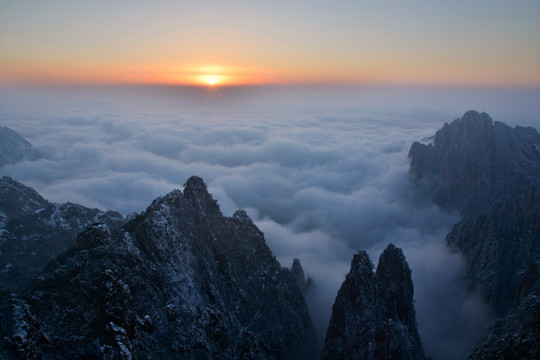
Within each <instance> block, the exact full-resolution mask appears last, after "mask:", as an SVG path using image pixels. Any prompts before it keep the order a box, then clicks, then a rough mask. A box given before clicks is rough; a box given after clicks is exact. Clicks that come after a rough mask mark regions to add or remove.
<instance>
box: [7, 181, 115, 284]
mask: <svg viewBox="0 0 540 360" xmlns="http://www.w3.org/2000/svg"><path fill="white" fill-rule="evenodd" d="M95 222H103V223H105V224H107V225H108V226H111V227H117V226H120V225H122V224H123V223H124V220H123V217H122V216H121V215H120V214H119V213H117V212H113V211H107V212H102V211H100V210H98V209H90V208H87V207H84V206H81V205H76V204H72V203H66V204H52V203H49V202H48V201H47V200H45V199H43V197H41V195H39V194H38V193H37V192H36V191H35V190H33V189H31V188H29V187H27V186H24V185H23V184H21V183H19V182H17V181H15V180H13V179H11V178H9V177H3V178H1V179H0V290H6V289H8V290H14V289H15V288H17V287H18V286H21V285H23V284H25V283H26V282H27V281H28V280H29V279H30V278H31V277H32V275H33V274H35V273H37V272H38V271H40V270H42V269H43V267H44V266H45V265H46V264H47V263H48V262H49V261H51V260H52V259H54V258H55V257H56V256H58V255H59V254H60V253H62V252H64V251H66V250H67V249H69V248H70V247H72V246H73V245H74V244H75V238H76V237H77V233H79V232H81V231H83V230H84V229H85V228H87V227H88V226H90V225H91V224H93V223H95Z"/></svg>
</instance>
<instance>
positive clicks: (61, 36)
mask: <svg viewBox="0 0 540 360" xmlns="http://www.w3.org/2000/svg"><path fill="white" fill-rule="evenodd" d="M539 18H540V2H538V1H536V0H516V1H503V0H475V1H470V0H469V1H465V0H457V1H433V0H410V1H397V0H388V1H362V0H354V1H346V0H343V1H323V0H309V1H307V0H297V1H282V0H277V1H247V0H245V1H238V0H233V1H172V0H170V1H168V0H159V1H114V2H112V1H103V0H96V1H71V0H49V1H37V0H36V1H32V0H17V1H15V0H0V84H22V83H25V84H27V83H47V84H49V83H54V84H57V83H167V84H199V85H201V84H210V83H215V84H221V85H241V84H276V83H279V84H284V83H286V84H290V83H293V84H299V83H302V84H321V83H322V84H329V83H331V84H366V83H370V84H373V83H375V84H410V85H461V86H463V85H467V86H513V87H516V86H525V87H539V86H540V67H538V64H539V63H540V42H539V41H538V39H539V38H540V21H538V19H539Z"/></svg>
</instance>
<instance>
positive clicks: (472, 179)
mask: <svg viewBox="0 0 540 360" xmlns="http://www.w3.org/2000/svg"><path fill="white" fill-rule="evenodd" d="M409 157H410V159H411V167H410V174H411V177H412V179H413V181H414V182H415V183H416V185H417V186H418V188H419V189H421V192H423V194H424V195H427V197H428V198H430V199H432V200H433V201H434V202H435V203H436V204H437V205H439V206H440V207H441V208H443V209H446V210H457V211H459V212H460V213H461V215H462V216H463V218H462V220H461V221H460V222H459V223H457V224H456V225H455V226H454V227H453V229H452V231H451V232H450V234H448V236H447V238H446V241H447V243H448V245H449V246H451V247H453V248H455V249H457V250H458V251H460V252H461V253H462V254H463V257H464V259H465V260H466V262H467V264H468V268H467V278H468V281H469V285H470V287H471V288H472V289H475V290H479V291H480V292H481V294H482V295H483V297H484V299H485V300H486V301H487V302H489V303H490V304H491V305H492V306H493V308H494V310H495V312H496V314H497V315H498V316H499V317H500V318H499V319H498V320H497V321H496V322H495V323H494V324H493V325H492V327H491V328H490V330H489V331H488V334H487V335H486V337H485V338H484V339H483V340H481V341H480V342H479V343H478V345H477V346H476V347H475V349H474V351H473V355H472V358H473V359H495V358H496V359H498V358H501V359H502V358H505V359H522V358H531V359H532V358H538V353H539V351H538V331H539V330H538V325H537V324H538V323H540V320H539V317H538V316H539V314H540V310H539V306H540V305H539V304H540V297H539V295H540V294H539V291H538V281H537V279H538V276H537V274H536V275H535V273H534V271H533V270H530V269H531V267H532V268H534V267H535V266H537V265H534V264H538V262H539V261H540V196H539V193H538V190H539V185H540V135H539V134H538V132H537V131H536V130H535V129H533V128H524V127H519V126H518V127H515V128H510V127H508V126H506V125H505V124H503V123H500V122H493V121H492V120H491V118H490V117H489V115H487V114H485V113H482V114H479V113H477V112H475V111H469V112H467V113H465V114H464V115H463V117H462V118H461V119H457V120H455V121H454V122H452V123H451V124H445V125H444V126H443V128H442V129H440V130H439V131H437V133H436V135H435V137H434V141H433V143H432V144H428V145H424V144H420V143H414V144H413V145H412V147H411V149H410V151H409ZM531 264H533V265H531ZM527 269H529V270H527ZM532 284H536V285H534V286H533V285H532Z"/></svg>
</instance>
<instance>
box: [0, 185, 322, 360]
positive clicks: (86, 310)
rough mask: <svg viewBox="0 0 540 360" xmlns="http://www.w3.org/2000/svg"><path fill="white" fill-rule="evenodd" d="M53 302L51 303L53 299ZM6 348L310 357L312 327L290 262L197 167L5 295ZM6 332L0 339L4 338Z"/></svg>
mask: <svg viewBox="0 0 540 360" xmlns="http://www.w3.org/2000/svg"><path fill="white" fill-rule="evenodd" d="M53 304H54V306H53ZM1 313H2V316H3V319H2V321H0V324H2V334H1V336H0V342H2V345H1V346H0V349H4V350H3V351H4V353H5V355H6V356H15V355H17V356H20V357H24V358H33V357H38V354H40V356H45V357H46V356H49V357H50V358H96V359H97V358H103V359H171V358H181V359H308V358H312V357H313V356H314V355H315V354H314V353H313V349H312V346H313V345H314V343H315V341H314V331H313V327H312V324H311V320H310V317H309V314H308V311H307V307H306V304H305V301H304V298H303V296H302V293H301V291H300V289H299V288H298V286H297V285H296V283H295V279H294V278H293V276H292V274H291V272H290V271H289V270H288V269H285V268H281V266H280V265H279V263H278V262H277V260H276V259H275V257H274V256H273V255H272V253H271V252H270V250H269V249H268V247H267V246H266V243H265V240H264V236H263V234H262V233H261V232H260V231H259V229H258V228H257V227H256V226H255V225H254V224H253V222H252V221H251V220H250V219H249V217H248V216H247V215H246V213H245V212H243V211H237V212H236V213H235V214H234V216H233V217H230V218H229V217H224V216H223V215H222V214H221V212H220V210H219V207H218V205H217V203H216V201H215V200H214V199H213V198H212V197H211V196H210V195H209V194H208V192H207V189H206V185H205V184H204V183H203V181H202V180H201V179H200V178H197V177H192V178H190V179H189V180H188V182H187V183H186V185H185V189H184V191H183V193H182V192H181V191H179V190H174V191H172V192H171V193H169V194H167V195H166V196H164V197H161V198H158V199H156V200H155V201H154V202H153V203H152V204H151V205H150V206H149V207H148V208H147V209H146V211H145V212H144V213H143V214H141V215H139V216H137V217H135V218H134V219H132V220H131V221H130V222H129V223H128V224H126V225H125V226H124V227H122V228H119V229H117V230H111V229H110V228H109V227H107V226H106V225H104V224H96V225H93V226H92V227H91V228H90V229H88V230H86V231H85V232H83V233H81V234H79V236H78V238H77V241H76V246H75V247H73V248H72V249H70V250H69V251H67V252H66V253H64V254H62V255H61V256H59V257H58V258H57V259H56V260H55V261H54V262H52V263H50V264H49V265H48V266H47V268H46V269H45V271H44V272H43V273H42V274H41V275H39V276H38V277H36V280H35V281H34V283H33V285H32V286H31V287H30V288H28V289H26V290H25V291H24V292H23V293H22V295H20V296H18V297H14V298H11V299H9V300H7V299H6V300H4V303H3V309H2V312H1ZM2 339H3V340H2Z"/></svg>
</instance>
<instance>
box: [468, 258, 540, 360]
mask: <svg viewBox="0 0 540 360" xmlns="http://www.w3.org/2000/svg"><path fill="white" fill-rule="evenodd" d="M534 279H536V280H534ZM532 281H534V283H533V282H532ZM519 288H520V289H519V290H520V291H519V292H518V296H517V301H516V305H515V306H514V308H513V309H512V310H511V311H510V312H509V313H508V314H507V315H506V316H504V317H502V318H500V319H498V320H496V321H495V322H494V323H493V324H492V325H491V326H490V327H489V329H488V331H487V334H486V335H485V336H484V337H483V338H482V339H481V340H480V341H479V342H478V343H477V344H476V346H475V347H474V349H473V351H472V354H471V356H470V357H469V359H471V360H488V359H505V360H514V359H515V360H521V359H538V358H540V326H539V324H540V281H538V264H531V266H530V267H529V270H528V271H527V272H526V273H525V275H524V276H523V278H522V281H521V285H520V287H519Z"/></svg>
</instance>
